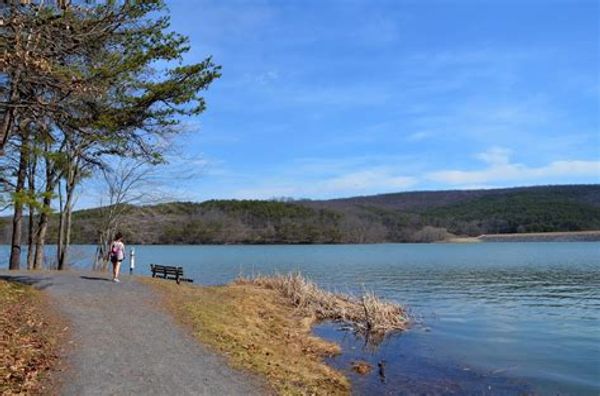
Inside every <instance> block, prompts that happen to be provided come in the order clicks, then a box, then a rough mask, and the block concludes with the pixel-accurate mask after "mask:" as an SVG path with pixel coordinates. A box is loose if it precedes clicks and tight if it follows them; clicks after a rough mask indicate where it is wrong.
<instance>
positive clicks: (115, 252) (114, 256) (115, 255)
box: [110, 242, 119, 262]
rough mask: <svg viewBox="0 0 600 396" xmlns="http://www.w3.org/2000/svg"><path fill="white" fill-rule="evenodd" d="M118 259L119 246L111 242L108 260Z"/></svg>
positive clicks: (114, 260)
mask: <svg viewBox="0 0 600 396" xmlns="http://www.w3.org/2000/svg"><path fill="white" fill-rule="evenodd" d="M118 259H119V246H118V245H117V244H116V243H115V242H113V243H112V245H111V247H110V261H112V262H116V261H117V260H118Z"/></svg>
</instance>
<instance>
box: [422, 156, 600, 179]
mask: <svg viewBox="0 0 600 396" xmlns="http://www.w3.org/2000/svg"><path fill="white" fill-rule="evenodd" d="M510 153H511V152H510V150H507V149H504V148H501V147H493V148H491V149H490V150H488V151H485V152H482V153H479V154H477V155H476V157H477V158H478V159H480V160H482V161H483V162H485V163H486V164H488V167H486V168H484V169H481V170H470V171H465V170H440V171H435V172H430V173H428V174H427V175H426V178H427V179H428V180H432V181H435V182H439V183H444V184H449V185H473V184H488V183H502V182H513V183H515V182H529V183H536V184H539V183H545V182H551V181H552V180H559V179H564V178H568V179H569V180H576V179H578V178H595V179H596V181H600V161H582V160H561V161H554V162H551V163H549V164H547V165H544V166H539V167H530V166H526V165H523V164H519V163H512V162H511V161H510Z"/></svg>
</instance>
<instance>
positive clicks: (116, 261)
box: [110, 232, 125, 282]
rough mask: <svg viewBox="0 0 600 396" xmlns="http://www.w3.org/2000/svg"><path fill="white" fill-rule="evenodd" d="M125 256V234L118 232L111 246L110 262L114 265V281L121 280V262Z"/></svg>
mask: <svg viewBox="0 0 600 396" xmlns="http://www.w3.org/2000/svg"><path fill="white" fill-rule="evenodd" d="M124 258H125V244H124V243H123V234H121V233H120V232H117V234H116V235H115V239H114V241H113V242H112V244H111V246H110V262H111V263H112V265H113V279H112V280H113V282H119V272H120V271H121V263H122V262H123V259H124Z"/></svg>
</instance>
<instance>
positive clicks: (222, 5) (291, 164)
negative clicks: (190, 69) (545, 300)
mask: <svg viewBox="0 0 600 396" xmlns="http://www.w3.org/2000/svg"><path fill="white" fill-rule="evenodd" d="M167 3H168V5H169V8H170V9H171V14H172V20H173V28H174V30H176V31H178V32H181V33H183V34H186V35H188V36H189V37H190V40H191V44H192V50H191V51H190V53H189V54H188V55H187V56H186V61H190V62H192V61H198V60H200V59H202V58H203V57H205V56H207V55H212V56H213V57H214V60H215V61H216V62H217V63H218V64H221V65H222V66H223V77H222V78H221V79H220V80H218V81H217V82H215V83H214V85H213V86H212V87H211V88H210V90H209V91H208V92H207V93H206V98H207V101H208V110H207V112H206V113H204V114H203V115H201V116H200V117H198V118H196V119H188V120H186V121H185V124H186V129H187V131H188V132H187V133H186V134H185V135H184V136H181V137H180V138H179V139H178V140H177V141H176V146H177V154H176V155H173V156H172V158H171V160H172V164H171V165H170V168H171V169H172V170H173V169H175V170H176V172H177V174H178V175H180V176H189V177H182V179H181V181H177V182H172V183H171V184H170V186H169V187H168V188H169V189H170V191H171V193H172V194H173V196H175V197H177V198H179V199H188V200H195V201H200V200H206V199H212V198H272V197H281V196H286V197H294V198H315V199H316V198H334V197H344V196H354V195H366V194H377V193H385V192H398V191H409V190H435V189H456V188H459V189H464V188H480V187H483V188H492V187H505V186H521V185H540V184H565V183H598V182H600V99H599V98H600V76H599V70H600V38H599V37H600V30H599V15H600V6H599V4H600V3H599V2H597V1H575V0H573V1H552V0H547V1H541V0H540V1H526V0H524V1H510V0H503V1H427V0H423V1H417V0H414V1H402V0H395V1H383V0H371V1H366V0H365V1H332V0H319V1H316V0H303V1H300V0H286V1H284V0H278V1H259V0H245V1H233V0H226V1H222V0H206V1H205V0H202V1H177V0H174V1H168V2H167Z"/></svg>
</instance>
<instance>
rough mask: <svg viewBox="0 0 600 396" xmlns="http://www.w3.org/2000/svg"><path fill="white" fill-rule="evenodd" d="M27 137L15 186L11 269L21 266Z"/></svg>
mask: <svg viewBox="0 0 600 396" xmlns="http://www.w3.org/2000/svg"><path fill="white" fill-rule="evenodd" d="M27 144H28V142H27V139H26V138H23V139H22V140H21V153H20V159H19V169H18V171H17V185H16V188H15V197H14V201H15V211H14V215H13V222H12V239H11V246H10V264H9V269H11V270H18V269H19V267H20V266H21V238H22V232H23V191H24V190H25V178H26V176H27V173H26V171H27V157H28V155H29V150H28V147H27Z"/></svg>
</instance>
